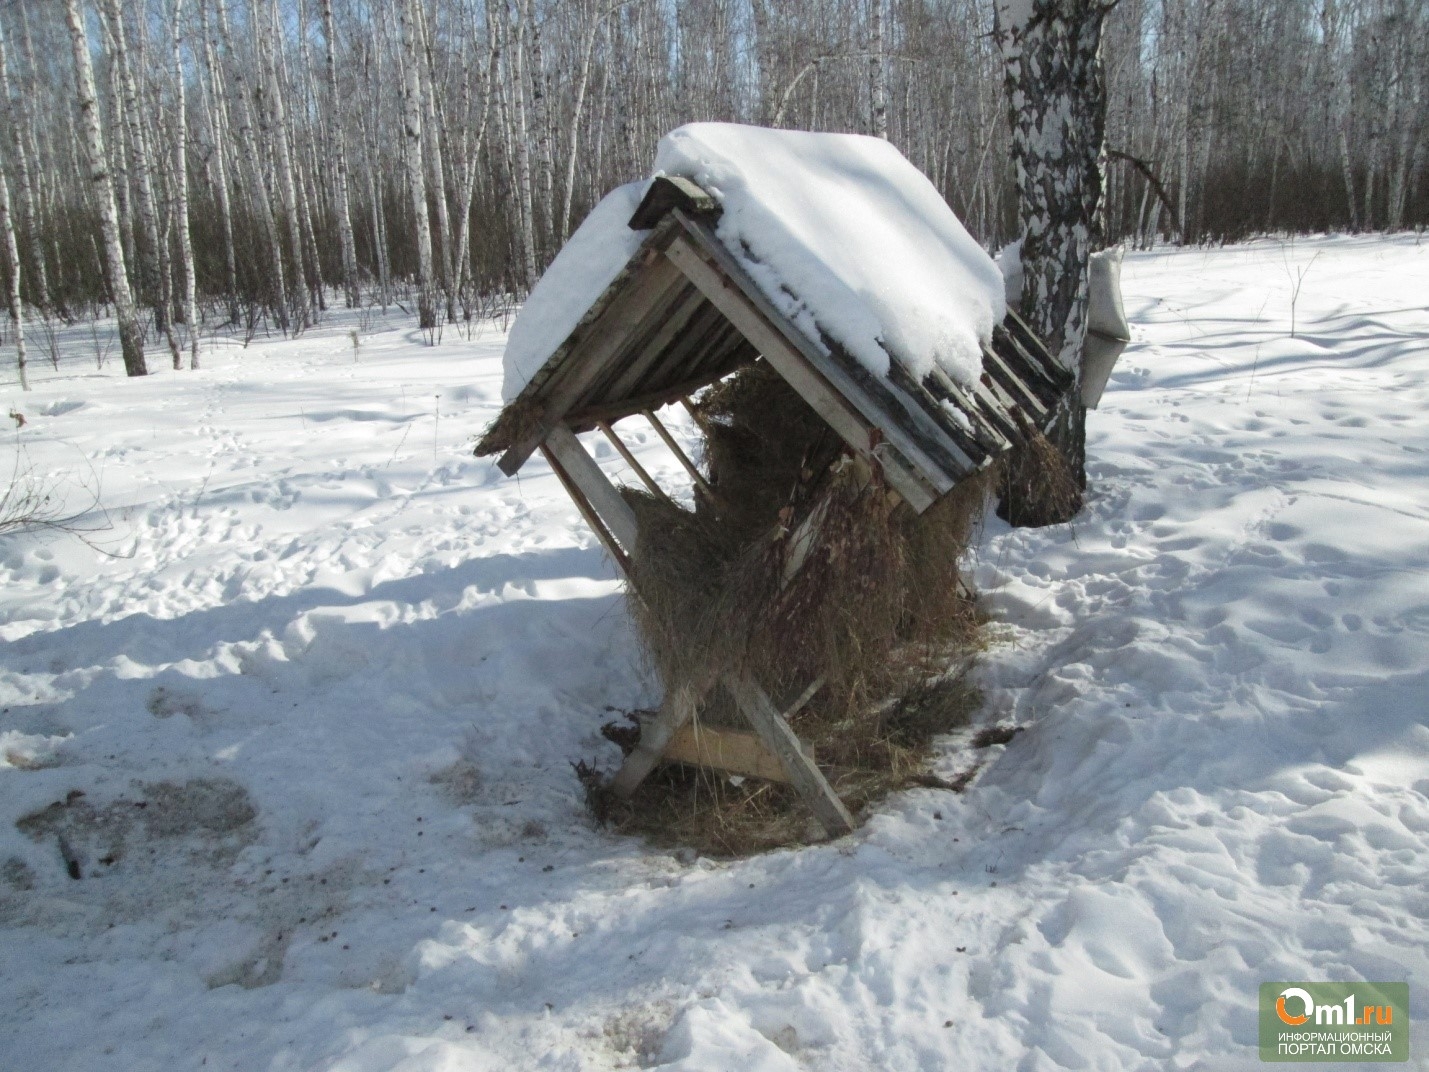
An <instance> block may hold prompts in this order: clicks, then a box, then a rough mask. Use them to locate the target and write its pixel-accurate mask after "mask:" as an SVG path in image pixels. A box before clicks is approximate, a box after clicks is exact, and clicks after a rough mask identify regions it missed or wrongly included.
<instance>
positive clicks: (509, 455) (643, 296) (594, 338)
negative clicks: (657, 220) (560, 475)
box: [496, 253, 683, 476]
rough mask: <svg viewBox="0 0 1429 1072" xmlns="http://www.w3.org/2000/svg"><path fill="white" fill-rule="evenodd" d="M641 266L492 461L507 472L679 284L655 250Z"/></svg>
mask: <svg viewBox="0 0 1429 1072" xmlns="http://www.w3.org/2000/svg"><path fill="white" fill-rule="evenodd" d="M653 256H654V259H653V260H652V261H651V263H650V264H649V265H647V266H646V267H645V269H644V270H643V271H642V272H640V273H639V274H638V275H636V276H635V277H634V278H633V279H632V280H631V282H630V283H629V284H628V285H627V287H626V288H625V289H624V290H623V291H621V293H620V294H619V295H618V296H617V297H616V298H615V299H614V300H612V301H611V303H610V306H609V307H608V308H607V309H606V310H605V313H604V314H603V315H602V316H601V317H600V318H599V319H597V320H596V321H595V322H593V323H592V324H590V325H589V326H588V328H587V334H586V335H585V336H584V337H583V338H581V340H580V341H579V342H578V343H577V344H576V345H575V346H574V347H573V349H572V350H571V352H570V353H569V355H568V357H567V360H566V362H565V366H566V371H564V372H563V373H561V374H559V375H558V376H557V378H555V380H554V382H552V383H550V384H549V385H548V387H547V388H546V390H545V392H543V394H542V395H541V396H540V405H541V418H540V420H539V421H538V422H537V423H536V425H535V427H533V428H532V429H530V430H529V431H527V432H526V433H525V434H524V435H522V436H521V437H520V438H518V439H516V440H514V441H513V442H512V444H511V446H510V447H508V448H507V450H506V453H505V454H503V455H502V456H501V460H500V461H498V462H497V463H496V464H497V466H498V467H499V468H500V469H501V471H502V472H503V473H505V474H506V475H507V476H512V475H513V474H515V473H516V471H517V470H519V469H520V468H521V466H522V465H523V464H525V461H526V459H527V458H529V457H530V456H531V452H532V451H534V450H535V449H536V447H537V446H538V445H539V444H540V442H541V441H542V440H543V439H545V438H546V434H547V433H548V432H550V431H551V429H553V428H555V427H556V426H557V425H559V424H560V422H561V420H562V419H563V418H564V417H565V415H566V414H567V413H569V412H570V411H571V410H572V409H574V408H575V407H576V406H578V405H579V404H580V402H581V401H582V399H584V398H585V396H586V393H587V392H588V391H589V390H590V388H591V386H592V385H593V384H595V382H596V381H597V380H599V379H600V377H601V376H602V375H603V374H604V373H605V372H606V371H607V370H608V368H609V366H610V363H611V362H612V361H614V360H615V359H616V358H617V357H618V356H619V355H620V353H621V352H622V351H623V350H624V348H625V346H626V344H627V343H628V342H629V341H630V337H631V335H632V334H633V333H635V332H638V331H639V328H640V324H641V322H642V321H644V320H645V319H646V318H647V317H649V316H650V315H651V314H652V313H655V312H656V311H657V310H659V309H660V307H661V304H662V303H663V302H664V301H666V300H667V299H668V296H669V294H670V292H671V290H677V289H678V288H680V287H681V286H683V281H682V280H681V279H680V277H679V272H678V270H677V269H676V268H675V267H674V265H672V264H671V263H670V261H669V260H668V259H667V258H666V257H663V256H660V255H659V254H658V253H655V254H654V255H653Z"/></svg>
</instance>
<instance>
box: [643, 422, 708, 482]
mask: <svg viewBox="0 0 1429 1072" xmlns="http://www.w3.org/2000/svg"><path fill="white" fill-rule="evenodd" d="M641 416H643V417H644V418H645V419H646V420H647V421H649V422H650V425H651V427H653V428H654V429H655V433H656V434H657V435H658V436H659V437H660V438H661V439H663V440H664V441H665V446H667V447H669V448H670V453H671V454H673V455H674V456H675V459H676V460H677V461H678V462H679V463H680V464H681V465H683V466H684V467H685V472H687V473H689V474H690V479H691V480H693V481H694V482H695V487H697V488H699V489H700V491H702V492H704V493H705V494H706V495H708V496H709V497H710V498H711V499H713V498H714V497H715V493H714V488H712V487H710V485H709V481H707V480H706V479H705V475H704V474H703V473H701V472H700V471H699V470H698V469H697V468H695V463H694V462H692V461H690V456H689V455H688V454H686V453H685V452H684V451H683V450H681V449H680V444H678V443H676V442H675V437H674V436H672V435H670V433H669V431H668V430H666V428H665V426H664V425H663V424H661V423H660V418H659V417H656V416H655V411H654V410H649V409H647V410H644V411H643V412H642V414H641Z"/></svg>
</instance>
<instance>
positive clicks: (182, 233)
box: [169, 0, 199, 369]
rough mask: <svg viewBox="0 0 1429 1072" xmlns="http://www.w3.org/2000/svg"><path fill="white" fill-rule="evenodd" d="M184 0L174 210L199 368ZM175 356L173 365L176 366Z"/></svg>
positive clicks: (192, 363) (187, 317)
mask: <svg viewBox="0 0 1429 1072" xmlns="http://www.w3.org/2000/svg"><path fill="white" fill-rule="evenodd" d="M183 10H184V0H174V13H173V18H172V19H171V21H170V23H169V25H170V27H171V28H172V37H173V46H174V94H175V102H176V105H177V108H178V129H177V130H176V131H175V137H174V214H175V216H176V218H177V223H178V228H179V258H180V260H181V261H182V262H183V269H184V290H183V297H182V302H183V310H184V326H185V327H186V328H187V329H188V333H189V368H191V369H196V368H198V337H199V330H198V303H197V301H196V300H195V291H196V285H195V279H194V244H193V235H192V233H191V232H190V230H189V154H188V123H187V115H188V108H187V103H188V99H187V94H186V93H185V92H184V60H183V52H182V48H181V45H182V35H181V33H180V31H179V20H180V19H181V18H182V17H183ZM179 364H180V363H179V362H178V361H177V360H176V361H175V364H174V367H175V368H178V367H179Z"/></svg>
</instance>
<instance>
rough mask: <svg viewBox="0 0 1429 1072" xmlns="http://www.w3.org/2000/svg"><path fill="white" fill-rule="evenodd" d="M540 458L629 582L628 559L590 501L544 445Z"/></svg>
mask: <svg viewBox="0 0 1429 1072" xmlns="http://www.w3.org/2000/svg"><path fill="white" fill-rule="evenodd" d="M541 456H542V457H544V458H545V459H546V464H547V465H549V466H550V467H551V472H553V473H555V474H556V479H557V480H559V481H560V482H561V487H563V488H565V489H566V494H567V495H569V496H570V497H571V502H573V503H575V504H576V509H577V510H579V511H580V514H581V517H583V518H585V523H586V524H587V525H589V526H590V527H591V531H592V532H594V533H595V535H596V539H598V540H600V542H601V544H602V545H603V546H604V547H605V549H606V551H607V552H608V553H609V554H610V557H611V558H612V559H614V560H615V567H616V569H618V570H619V571H620V574H621V576H622V577H624V578H625V579H626V581H629V580H630V559H629V557H628V556H627V555H626V554H625V551H624V549H622V548H621V546H620V544H619V543H617V542H616V540H615V537H614V536H612V535H611V534H610V530H609V529H608V528H606V527H605V522H603V521H602V520H601V519H600V515H599V514H597V513H596V512H595V509H594V508H593V507H592V506H591V504H590V500H589V499H587V498H586V497H585V495H584V494H582V493H581V489H580V488H579V487H577V486H576V483H575V481H573V480H572V479H571V478H570V475H569V474H568V473H567V472H566V471H565V469H563V468H562V467H561V463H560V462H559V461H557V460H556V456H555V455H554V454H553V453H552V452H551V450H550V448H549V447H547V446H546V445H545V444H544V443H543V444H542V445H541Z"/></svg>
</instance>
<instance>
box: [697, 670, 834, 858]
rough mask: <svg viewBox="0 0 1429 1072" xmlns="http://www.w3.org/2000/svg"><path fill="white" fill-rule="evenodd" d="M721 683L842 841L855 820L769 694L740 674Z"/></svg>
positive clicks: (817, 814) (816, 813) (821, 819)
mask: <svg viewBox="0 0 1429 1072" xmlns="http://www.w3.org/2000/svg"><path fill="white" fill-rule="evenodd" d="M720 681H721V683H722V684H723V685H724V687H725V689H726V691H728V692H729V694H730V696H732V697H733V698H734V702H735V703H736V704H738V705H739V709H740V710H741V711H742V712H744V717H745V718H747V719H749V723H750V725H752V726H753V727H754V732H756V733H757V734H759V738H760V740H762V741H763V742H764V746H765V747H766V748H768V749H769V751H771V752H773V753H774V755H776V756H777V757H778V758H779V762H780V763H782V764H783V765H784V769H785V771H787V772H788V774H789V781H790V782H791V783H793V786H794V788H795V789H796V790H797V791H798V793H799V796H800V797H802V798H803V800H804V802H805V803H806V804H808V805H809V807H810V808H811V809H812V810H813V813H814V816H815V817H816V818H817V819H818V820H819V822H820V824H822V826H823V828H824V830H825V831H826V832H827V833H828V834H829V836H830V837H840V836H842V835H844V834H847V833H848V832H849V831H851V830H852V829H853V816H852V815H850V814H849V811H848V809H847V808H846V807H844V803H843V801H842V800H840V799H839V797H838V794H837V793H835V792H834V789H833V786H831V785H829V782H828V779H827V778H825V777H824V775H823V772H822V771H820V770H819V768H818V767H817V766H815V764H814V761H813V759H811V758H810V756H809V754H808V753H807V752H805V751H804V746H803V743H802V742H801V741H800V740H799V738H798V737H797V736H796V735H795V734H794V731H793V730H792V729H790V728H789V723H788V722H786V721H785V720H784V716H782V715H781V714H779V712H778V710H777V709H776V708H775V707H774V704H773V702H772V701H771V700H770V699H769V696H768V694H767V693H765V691H764V690H763V689H762V688H760V687H759V685H758V684H757V683H755V682H754V681H753V680H751V679H750V678H747V677H740V676H739V675H737V674H733V673H728V674H725V675H724V676H723V677H722V678H721V679H720Z"/></svg>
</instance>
